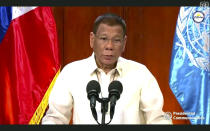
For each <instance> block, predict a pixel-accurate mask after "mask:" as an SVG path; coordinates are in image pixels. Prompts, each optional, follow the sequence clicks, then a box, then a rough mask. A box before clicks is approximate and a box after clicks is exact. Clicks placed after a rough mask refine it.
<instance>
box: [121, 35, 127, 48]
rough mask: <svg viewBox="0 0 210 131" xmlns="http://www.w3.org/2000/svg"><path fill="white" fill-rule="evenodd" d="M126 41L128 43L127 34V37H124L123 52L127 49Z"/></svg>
mask: <svg viewBox="0 0 210 131" xmlns="http://www.w3.org/2000/svg"><path fill="white" fill-rule="evenodd" d="M126 43H127V36H126V35H125V37H124V41H123V47H122V48H123V50H122V52H124V51H125V46H126Z"/></svg>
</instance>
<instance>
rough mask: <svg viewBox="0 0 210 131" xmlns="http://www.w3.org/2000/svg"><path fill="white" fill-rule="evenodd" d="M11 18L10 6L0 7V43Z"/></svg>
mask: <svg viewBox="0 0 210 131" xmlns="http://www.w3.org/2000/svg"><path fill="white" fill-rule="evenodd" d="M11 20H12V8H11V7H0V44H1V41H2V39H3V38H4V35H5V33H6V32H7V29H8V27H9V24H10V22H11Z"/></svg>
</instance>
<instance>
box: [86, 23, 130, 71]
mask: <svg viewBox="0 0 210 131" xmlns="http://www.w3.org/2000/svg"><path fill="white" fill-rule="evenodd" d="M125 44H126V36H125V37H123V29H122V27H121V26H120V25H114V26H109V25H107V24H103V23H102V24H100V25H99V27H98V30H97V32H96V34H94V33H93V32H91V33H90V46H91V48H93V51H94V53H95V56H96V62H97V64H99V66H101V67H113V66H114V65H115V64H116V61H117V59H118V57H119V56H120V55H121V54H122V52H123V51H124V49H125Z"/></svg>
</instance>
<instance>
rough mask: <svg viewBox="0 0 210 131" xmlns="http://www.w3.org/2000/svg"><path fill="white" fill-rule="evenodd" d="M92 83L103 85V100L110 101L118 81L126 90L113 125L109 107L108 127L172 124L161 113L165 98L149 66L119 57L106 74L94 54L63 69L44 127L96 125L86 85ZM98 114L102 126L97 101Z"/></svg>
mask: <svg viewBox="0 0 210 131" xmlns="http://www.w3.org/2000/svg"><path fill="white" fill-rule="evenodd" d="M91 80H96V81H98V82H99V83H100V86H101V92H100V94H99V97H100V98H101V99H102V98H108V95H109V92H108V86H109V84H110V82H111V81H113V80H118V81H120V82H121V83H122V86H123V91H122V93H121V95H120V98H119V99H118V100H117V102H116V106H115V111H114V116H113V119H112V120H111V122H110V113H109V106H108V111H107V113H106V114H105V123H108V122H110V123H109V124H172V120H171V119H168V118H169V117H166V116H165V114H164V112H163V110H162V108H163V95H162V93H161V90H160V88H159V85H158V83H157V81H156V79H155V77H154V76H153V75H152V73H151V72H150V71H149V70H148V69H147V68H146V66H144V65H143V64H140V63H137V62H135V61H132V60H127V59H125V58H122V57H119V59H118V61H117V65H116V68H115V69H112V70H111V71H110V72H108V73H107V74H106V73H105V72H104V71H103V70H102V69H99V68H98V67H97V65H96V62H95V58H94V53H93V54H92V55H91V56H90V57H88V58H86V59H83V60H79V61H75V62H72V63H69V64H67V65H66V66H65V67H64V68H63V70H62V71H61V73H60V74H59V76H58V78H57V80H56V82H55V85H54V87H53V89H52V91H51V94H50V97H49V108H48V110H47V112H46V114H45V116H44V117H43V119H42V124H69V121H70V119H71V118H73V124H97V122H96V120H95V119H94V117H93V115H92V112H91V108H90V101H89V99H88V97H87V92H86V87H87V83H88V82H89V81H91ZM72 111H73V112H72ZM96 111H97V117H98V119H97V120H98V123H102V113H101V103H100V102H98V101H96ZM72 115H73V117H72Z"/></svg>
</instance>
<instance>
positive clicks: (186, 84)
mask: <svg viewBox="0 0 210 131" xmlns="http://www.w3.org/2000/svg"><path fill="white" fill-rule="evenodd" d="M209 13H210V8H209V6H206V7H205V6H204V7H202V6H201V7H189V6H188V7H180V12H179V15H178V19H177V25H176V31H175V36H174V42H173V49H172V57H171V66H170V76H169V85H170V88H171V90H172V92H173V93H174V95H175V97H176V98H177V100H178V102H179V104H180V105H181V107H182V109H183V111H184V114H186V115H187V118H186V119H189V120H190V122H191V124H210V65H209V61H210V56H209V53H210V43H209V36H210V30H209V28H210V23H209V21H210V19H209Z"/></svg>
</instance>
